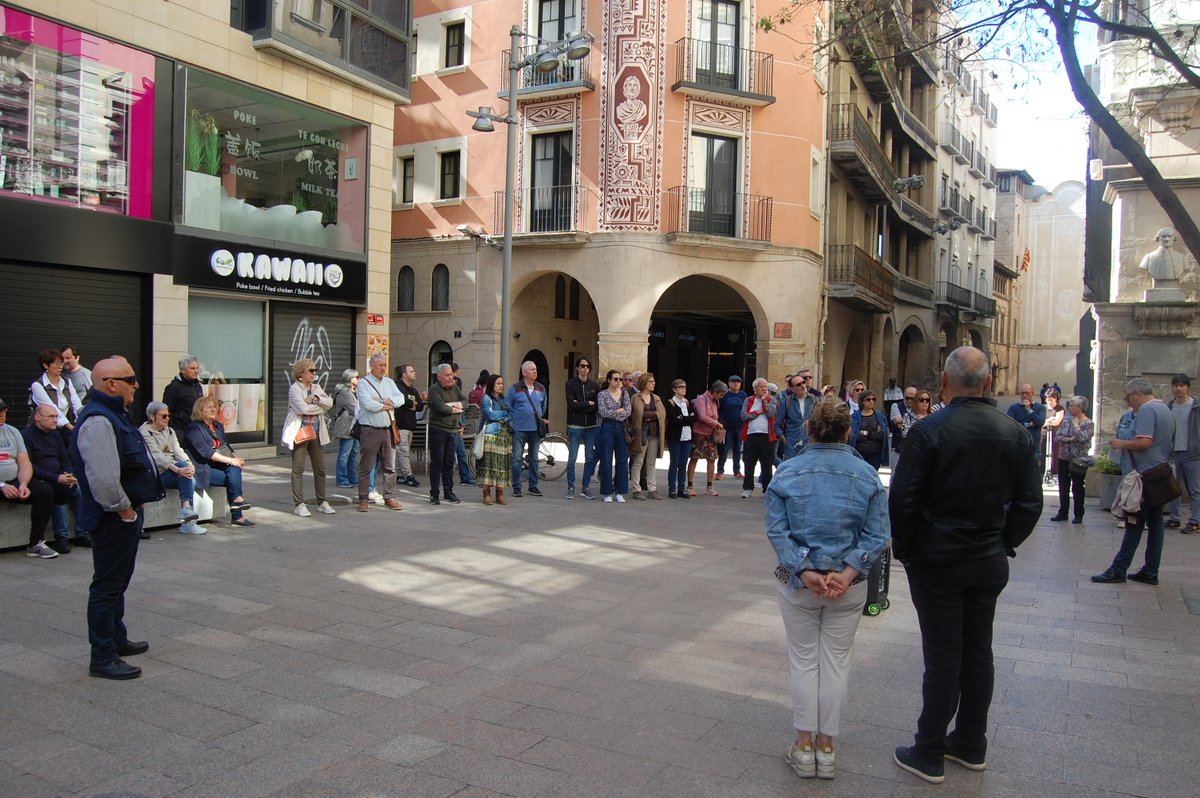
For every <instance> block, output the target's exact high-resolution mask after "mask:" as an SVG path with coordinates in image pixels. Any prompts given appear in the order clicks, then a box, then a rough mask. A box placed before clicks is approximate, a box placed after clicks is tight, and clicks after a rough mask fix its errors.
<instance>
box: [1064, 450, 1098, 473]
mask: <svg viewBox="0 0 1200 798" xmlns="http://www.w3.org/2000/svg"><path fill="white" fill-rule="evenodd" d="M1095 464H1096V458H1095V457H1092V456H1091V455H1090V454H1084V455H1080V456H1079V457H1072V458H1071V462H1070V464H1069V465H1068V466H1067V470H1068V471H1070V472H1071V473H1072V474H1075V475H1076V476H1078V475H1081V474H1086V473H1087V472H1088V469H1089V468H1091V467H1092V466H1094V465H1095Z"/></svg>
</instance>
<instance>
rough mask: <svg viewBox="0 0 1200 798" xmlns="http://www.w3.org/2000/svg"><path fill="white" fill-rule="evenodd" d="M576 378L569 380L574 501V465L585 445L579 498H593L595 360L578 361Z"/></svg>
mask: <svg viewBox="0 0 1200 798" xmlns="http://www.w3.org/2000/svg"><path fill="white" fill-rule="evenodd" d="M575 375H576V376H574V377H572V378H571V379H569V380H567V498H568V499H574V498H575V462H576V460H577V459H578V457H579V444H580V442H581V441H582V442H583V488H582V489H581V490H580V493H579V495H580V496H582V497H583V498H585V499H591V498H594V497H593V496H592V491H591V490H590V489H589V488H588V486H589V485H591V484H592V475H593V474H594V473H595V472H596V430H597V429H598V427H597V426H596V424H597V419H596V394H598V393H600V383H598V382H596V381H595V380H594V379H592V361H591V360H589V359H587V358H586V357H581V358H579V360H577V361H575Z"/></svg>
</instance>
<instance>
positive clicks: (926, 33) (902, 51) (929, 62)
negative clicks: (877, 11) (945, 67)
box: [891, 2, 938, 83]
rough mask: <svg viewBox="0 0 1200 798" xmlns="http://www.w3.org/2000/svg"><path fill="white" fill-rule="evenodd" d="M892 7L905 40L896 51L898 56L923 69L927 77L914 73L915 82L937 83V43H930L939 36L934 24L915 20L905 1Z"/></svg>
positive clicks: (894, 3)
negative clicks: (935, 49) (909, 12)
mask: <svg viewBox="0 0 1200 798" xmlns="http://www.w3.org/2000/svg"><path fill="white" fill-rule="evenodd" d="M891 9H892V13H893V14H894V15H895V18H896V26H897V27H898V28H899V29H900V35H901V37H902V38H903V40H904V46H903V47H901V48H899V51H898V52H897V53H896V56H897V58H901V59H903V60H904V62H906V63H907V64H908V65H910V66H914V67H918V68H919V70H921V71H923V73H924V75H925V76H926V79H925V80H919V79H918V78H919V77H920V76H921V72H920V71H919V72H918V73H917V75H914V83H937V81H938V62H937V58H936V57H935V56H934V47H935V45H933V44H931V43H930V42H931V41H933V40H934V39H935V38H937V34H936V32H934V30H933V26H932V25H931V24H930V23H928V22H914V21H913V19H912V18H911V17H910V16H909V15H908V13H907V11H906V9H905V7H904V4H903V3H899V2H893V3H892V4H891Z"/></svg>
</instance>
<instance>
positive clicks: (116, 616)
mask: <svg viewBox="0 0 1200 798" xmlns="http://www.w3.org/2000/svg"><path fill="white" fill-rule="evenodd" d="M137 386H138V378H137V375H135V374H134V373H133V366H131V365H130V363H129V361H128V360H125V359H124V358H121V357H115V356H114V357H111V358H108V359H107V360H101V361H100V362H99V363H97V364H96V365H95V367H94V368H93V369H92V389H91V391H90V392H89V396H90V401H89V402H88V403H87V404H86V405H84V408H83V410H82V411H81V412H80V413H79V417H78V420H77V422H76V426H75V445H74V446H73V447H72V455H73V456H74V459H75V474H76V476H77V477H78V478H79V488H80V491H81V498H80V502H79V516H80V524H79V526H81V527H82V528H83V529H90V530H92V568H93V574H92V584H91V587H90V588H89V589H88V609H87V619H88V641H89V642H90V643H91V646H92V657H91V666H90V668H89V669H88V673H89V674H90V675H92V676H96V677H99V678H102V679H136V678H137V677H138V676H141V675H142V669H141V668H139V667H137V666H136V665H130V664H128V663H126V662H125V661H124V660H123V659H121V657H129V656H133V655H135V654H143V653H145V652H146V651H147V650H148V649H149V648H150V644H149V643H146V642H135V641H132V640H130V639H129V634H128V632H127V631H126V629H125V622H124V617H125V590H126V588H128V587H129V580H130V579H132V578H133V568H134V564H135V562H136V560H137V550H138V541H139V539H140V536H141V531H142V510H141V508H142V505H143V504H145V503H147V502H155V501H158V500H159V499H161V498H163V497H164V496H165V495H166V493H164V491H163V488H162V485H161V484H160V482H159V479H158V469H157V468H156V467H155V465H154V458H153V457H152V456H151V454H150V451H149V449H147V448H146V442H145V440H143V438H142V434H141V432H139V431H138V428H137V427H135V426H134V425H133V422H132V421H130V420H129V417H128V416H127V415H126V414H125V409H126V408H127V407H129V406H130V405H131V404H133V396H134V393H135V392H136V391H137Z"/></svg>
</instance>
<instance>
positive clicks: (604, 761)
mask: <svg viewBox="0 0 1200 798" xmlns="http://www.w3.org/2000/svg"><path fill="white" fill-rule="evenodd" d="M517 759H520V760H521V761H523V762H529V763H532V764H535V765H541V766H542V767H546V768H551V769H553V770H557V771H561V772H564V773H570V774H571V775H573V776H575V777H577V778H580V779H583V780H585V781H587V782H590V783H600V784H617V785H624V786H631V787H637V786H644V785H645V784H647V783H648V782H649V781H650V780H651V779H653V778H654V776H655V775H656V774H657V773H659V772H660V771H661V770H662V769H663V765H661V764H659V763H657V762H648V761H646V760H644V759H641V758H639V757H633V756H629V755H627V754H619V753H615V752H613V751H607V750H604V749H602V748H595V747H592V746H587V745H580V744H578V743H571V742H567V741H565V740H556V739H553V738H546V739H543V740H542V741H541V742H539V743H537V744H536V745H534V746H533V747H531V748H529V749H528V750H526V751H525V752H523V753H521V754H520V755H519V756H517Z"/></svg>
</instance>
